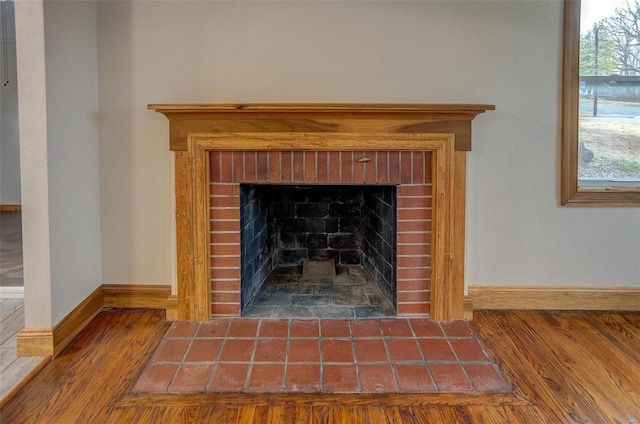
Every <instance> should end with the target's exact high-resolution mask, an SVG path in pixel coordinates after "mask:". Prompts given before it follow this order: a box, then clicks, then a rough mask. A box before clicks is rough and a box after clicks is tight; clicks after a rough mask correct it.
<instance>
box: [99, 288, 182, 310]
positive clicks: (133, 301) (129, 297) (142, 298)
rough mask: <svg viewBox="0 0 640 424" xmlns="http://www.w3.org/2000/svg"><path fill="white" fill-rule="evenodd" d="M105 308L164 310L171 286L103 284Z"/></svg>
mask: <svg viewBox="0 0 640 424" xmlns="http://www.w3.org/2000/svg"><path fill="white" fill-rule="evenodd" d="M102 290H103V293H104V307H105V308H145V309H166V308H167V300H168V298H169V296H171V286H165V285H153V286H152V285H149V286H146V285H145V286H143V285H139V284H103V285H102Z"/></svg>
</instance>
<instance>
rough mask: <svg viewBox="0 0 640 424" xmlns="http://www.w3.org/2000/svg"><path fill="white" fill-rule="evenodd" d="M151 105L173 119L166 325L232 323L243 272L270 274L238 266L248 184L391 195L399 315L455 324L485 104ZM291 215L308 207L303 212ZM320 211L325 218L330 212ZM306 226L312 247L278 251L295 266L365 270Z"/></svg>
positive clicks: (264, 267)
mask: <svg viewBox="0 0 640 424" xmlns="http://www.w3.org/2000/svg"><path fill="white" fill-rule="evenodd" d="M149 108H150V109H155V110H156V111H158V112H161V113H163V114H165V115H166V116H167V117H168V118H169V120H170V141H171V149H172V150H173V151H174V152H175V190H176V230H177V234H176V239H177V255H178V262H177V263H178V290H177V295H176V296H175V297H174V299H175V301H176V303H175V309H174V310H173V311H168V318H180V319H188V320H195V321H203V320H208V319H210V318H211V317H212V316H240V314H241V311H242V305H243V304H242V300H243V296H244V297H246V296H247V295H243V294H242V293H243V288H242V286H241V282H242V280H243V279H242V272H243V269H244V271H245V272H251V273H260V272H261V273H268V271H269V269H268V268H270V267H272V263H273V262H274V261H273V260H272V258H271V257H267V260H265V259H264V258H263V259H262V262H261V263H260V264H259V266H253V265H252V268H250V271H248V270H247V265H246V263H247V262H248V259H246V258H245V260H244V265H243V261H242V256H241V252H242V251H243V249H244V250H246V247H243V246H242V243H241V238H242V239H247V237H246V236H244V237H241V209H242V208H241V205H242V202H241V197H242V196H241V193H243V190H247V187H249V188H250V190H253V192H255V191H256V189H255V188H251V187H272V188H271V189H270V190H272V191H271V192H269V195H268V196H270V197H273V196H276V195H277V193H278V188H279V190H287V188H288V189H290V190H293V189H295V188H297V189H298V190H302V189H306V188H310V187H322V188H323V190H325V189H326V190H328V189H329V188H330V187H353V188H356V187H363V188H367V187H377V188H378V189H383V188H384V187H388V188H390V190H391V188H392V191H393V192H394V199H393V204H394V207H395V210H394V214H395V216H394V218H395V219H394V220H393V221H395V222H393V224H394V225H395V228H394V237H395V243H393V245H394V246H393V253H391V254H389V253H388V254H387V257H389V258H390V259H388V260H386V261H385V260H383V261H379V262H381V263H382V264H383V265H384V267H388V265H389V264H393V267H394V269H392V272H390V273H389V272H387V274H388V275H392V277H389V278H387V279H388V280H395V281H391V282H390V283H391V284H394V285H393V286H392V288H391V289H389V290H388V291H389V293H390V296H391V297H392V298H393V302H394V303H395V305H396V314H397V315H399V316H415V315H418V316H430V317H432V318H434V319H439V320H451V319H460V318H462V317H463V290H464V204H465V200H464V199H465V182H466V181H465V180H466V152H467V151H468V150H470V147H471V120H472V119H473V118H474V117H475V116H476V115H477V114H478V113H482V112H484V111H485V110H490V109H493V107H492V106H489V105H150V106H149ZM244 196H245V197H246V196H247V195H246V194H245V195H244ZM322 205H323V206H322V207H325V206H324V205H325V203H322ZM326 205H327V208H328V205H329V203H328V202H327V203H326ZM244 208H246V203H245V205H244ZM297 208H299V209H301V210H304V206H303V205H298V206H297ZM310 208H311V206H310V207H309V208H307V209H310ZM323 213H324V212H323ZM303 215H304V212H303ZM325 215H326V216H327V217H328V218H327V220H329V219H331V217H330V214H329V213H328V211H327V212H326V213H324V215H322V216H323V217H324V216H325ZM294 218H295V217H294ZM243 219H244V220H245V221H246V218H243ZM292 219H293V218H292ZM336 219H337V218H336ZM291 222H295V221H291ZM310 222H311V224H307V221H305V224H304V225H305V226H307V225H308V226H309V227H314V229H311V230H310V229H305V231H306V232H305V233H304V236H305V238H309V237H311V238H312V240H313V242H312V244H311V248H309V247H304V248H303V249H300V246H298V245H296V244H295V243H294V244H293V246H294V248H295V249H292V251H291V252H286V250H287V249H286V247H287V246H285V253H284V254H285V255H293V256H295V255H298V257H296V258H297V259H300V260H301V259H305V258H310V257H312V256H314V255H319V254H320V255H323V256H325V257H326V256H333V257H334V258H333V259H334V260H337V261H338V262H340V261H343V260H344V261H346V262H348V261H355V260H356V257H357V260H358V261H360V262H362V258H361V255H362V248H359V249H360V251H356V250H354V249H353V248H352V247H353V246H348V245H346V246H347V247H346V248H344V249H342V250H341V249H340V247H339V243H338V244H336V243H335V240H337V239H339V238H340V233H339V231H338V230H336V231H333V230H331V229H327V228H329V227H330V226H331V225H332V224H331V223H330V221H327V222H324V221H322V222H321V221H317V222H316V221H310ZM320 226H322V229H321V230H320V229H318V228H319V227H320ZM258 233H259V231H258ZM251 234H252V235H253V232H252V233H251ZM379 238H381V239H384V237H383V236H380V237H379ZM330 241H331V242H333V243H334V244H333V245H331V243H330ZM253 242H257V239H255V238H254V240H253ZM389 246H391V244H389ZM316 247H322V249H323V252H324V253H318V252H316V249H315V248H316ZM378 247H379V249H378V250H383V248H382V247H381V246H378ZM293 250H295V251H293ZM279 255H282V253H279ZM394 255H395V258H392V256H394ZM263 256H264V255H263ZM267 256H268V255H267ZM392 259H393V260H392ZM252 260H253V259H252ZM380 267H381V268H382V267H383V266H380ZM385 272H386V271H383V270H382V269H380V270H375V269H374V270H372V271H371V272H370V273H371V274H376V275H377V273H380V274H384V273H385ZM381 279H382V280H384V278H381ZM261 280H262V277H260V278H258V282H257V283H253V284H257V285H259V284H260V281H261ZM382 284H383V286H384V281H383V282H382ZM390 287H391V286H390ZM245 290H246V289H245Z"/></svg>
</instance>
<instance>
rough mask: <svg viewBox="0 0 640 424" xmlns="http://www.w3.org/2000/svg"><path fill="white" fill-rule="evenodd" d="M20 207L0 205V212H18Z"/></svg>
mask: <svg viewBox="0 0 640 424" xmlns="http://www.w3.org/2000/svg"><path fill="white" fill-rule="evenodd" d="M21 210H22V205H0V212H20V211H21Z"/></svg>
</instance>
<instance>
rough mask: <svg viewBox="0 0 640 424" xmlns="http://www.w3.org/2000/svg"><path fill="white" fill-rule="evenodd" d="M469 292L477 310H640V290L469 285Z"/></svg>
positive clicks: (639, 288) (631, 288)
mask: <svg viewBox="0 0 640 424" xmlns="http://www.w3.org/2000/svg"><path fill="white" fill-rule="evenodd" d="M468 292H469V297H470V298H471V300H472V302H473V308H474V309H476V310H477V309H513V310H564V311H639V310H640V287H638V288H634V287H551V286H548V287H541V286H520V287H515V286H469V287H468Z"/></svg>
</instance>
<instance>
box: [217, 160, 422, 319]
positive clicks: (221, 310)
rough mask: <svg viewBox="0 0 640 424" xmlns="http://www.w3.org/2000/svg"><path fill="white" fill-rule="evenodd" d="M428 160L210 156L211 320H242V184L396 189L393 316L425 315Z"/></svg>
mask: <svg viewBox="0 0 640 424" xmlns="http://www.w3.org/2000/svg"><path fill="white" fill-rule="evenodd" d="M431 157H432V155H431V153H430V152H427V151H371V152H364V151H268V152H267V151H211V152H210V153H209V170H210V231H211V236H210V241H211V246H210V254H211V258H210V261H211V311H212V315H213V316H239V315H240V312H241V304H240V265H241V256H240V184H243V183H270V184H300V185H303V184H358V185H367V184H392V185H397V223H396V225H397V287H396V290H397V309H396V312H397V314H398V315H428V314H429V310H430V298H431V296H430V294H431V293H430V292H431V290H430V286H431V205H432V183H431Z"/></svg>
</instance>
